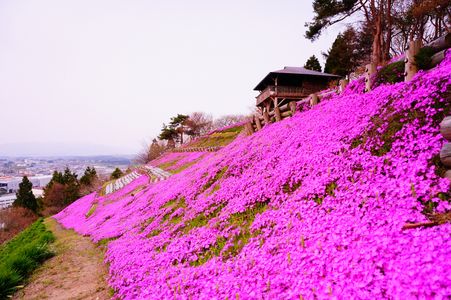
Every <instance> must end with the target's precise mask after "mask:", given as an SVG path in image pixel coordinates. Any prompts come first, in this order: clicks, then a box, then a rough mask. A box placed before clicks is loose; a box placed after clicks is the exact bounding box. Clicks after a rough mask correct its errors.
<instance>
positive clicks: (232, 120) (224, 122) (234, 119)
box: [212, 115, 248, 129]
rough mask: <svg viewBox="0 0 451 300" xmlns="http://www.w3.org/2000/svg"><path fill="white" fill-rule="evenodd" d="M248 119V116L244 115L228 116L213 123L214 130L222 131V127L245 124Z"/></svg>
mask: <svg viewBox="0 0 451 300" xmlns="http://www.w3.org/2000/svg"><path fill="white" fill-rule="evenodd" d="M247 119H248V116H244V115H226V116H222V117H219V118H217V119H216V120H214V121H213V128H212V129H220V128H222V127H226V126H230V125H233V124H236V123H240V122H244V121H246V120H247Z"/></svg>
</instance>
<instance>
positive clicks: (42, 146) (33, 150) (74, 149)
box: [0, 142, 133, 157]
mask: <svg viewBox="0 0 451 300" xmlns="http://www.w3.org/2000/svg"><path fill="white" fill-rule="evenodd" d="M131 153H133V151H130V149H127V148H125V147H124V148H118V147H112V146H107V145H98V144H81V143H41V142H26V143H7V144H0V157H5V156H16V157H17V156H58V157H61V156H96V155H121V156H123V155H128V156H130V154H131Z"/></svg>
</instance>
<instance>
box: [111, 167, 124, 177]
mask: <svg viewBox="0 0 451 300" xmlns="http://www.w3.org/2000/svg"><path fill="white" fill-rule="evenodd" d="M122 175H124V173H122V171H121V169H119V168H116V169H114V171H113V173H111V176H110V179H118V178H121V177H122Z"/></svg>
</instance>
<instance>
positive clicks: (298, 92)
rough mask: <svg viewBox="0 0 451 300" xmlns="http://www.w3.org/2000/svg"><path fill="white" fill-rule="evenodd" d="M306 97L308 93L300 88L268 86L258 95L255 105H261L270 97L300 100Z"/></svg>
mask: <svg viewBox="0 0 451 300" xmlns="http://www.w3.org/2000/svg"><path fill="white" fill-rule="evenodd" d="M307 95H308V93H307V92H306V90H305V88H303V87H300V86H284V85H279V86H274V85H269V86H267V87H266V88H265V89H264V90H263V91H262V92H261V93H260V95H258V96H257V105H259V104H260V103H262V102H263V101H265V100H266V99H268V98H269V97H271V96H273V97H285V98H288V97H295V98H300V97H305V96H307Z"/></svg>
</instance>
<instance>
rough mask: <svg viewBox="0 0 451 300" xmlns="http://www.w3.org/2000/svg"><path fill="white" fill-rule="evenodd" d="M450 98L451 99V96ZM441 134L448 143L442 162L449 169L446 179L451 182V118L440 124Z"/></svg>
mask: <svg viewBox="0 0 451 300" xmlns="http://www.w3.org/2000/svg"><path fill="white" fill-rule="evenodd" d="M449 97H451V95H450V96H449ZM448 99H449V98H448ZM449 100H451V99H449ZM440 133H441V134H442V136H443V137H444V138H445V139H446V141H447V142H446V143H445V144H444V145H443V147H442V150H441V151H440V160H441V161H442V163H443V165H445V167H447V168H448V170H447V171H446V172H445V177H446V178H448V179H450V180H451V116H448V117H446V118H445V119H444V120H443V121H442V123H440Z"/></svg>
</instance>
